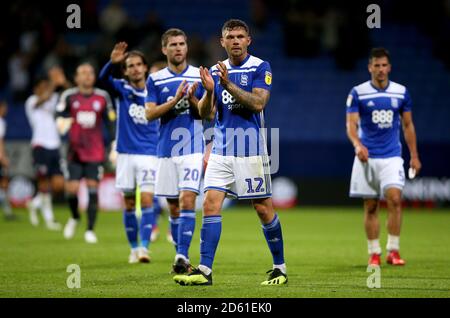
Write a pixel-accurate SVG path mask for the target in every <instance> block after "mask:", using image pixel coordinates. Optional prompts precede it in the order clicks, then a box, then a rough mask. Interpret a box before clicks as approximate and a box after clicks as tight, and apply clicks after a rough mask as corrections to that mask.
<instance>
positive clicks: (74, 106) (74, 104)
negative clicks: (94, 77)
mask: <svg viewBox="0 0 450 318" xmlns="http://www.w3.org/2000/svg"><path fill="white" fill-rule="evenodd" d="M72 107H73V108H75V109H76V108H78V107H80V102H79V101H77V100H76V101H74V102H73V104H72Z"/></svg>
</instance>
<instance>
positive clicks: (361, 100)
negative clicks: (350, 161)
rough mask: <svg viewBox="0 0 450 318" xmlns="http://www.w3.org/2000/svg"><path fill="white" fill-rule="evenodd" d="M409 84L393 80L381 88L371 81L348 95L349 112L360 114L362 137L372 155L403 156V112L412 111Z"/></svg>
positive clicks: (356, 87)
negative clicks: (401, 129)
mask: <svg viewBox="0 0 450 318" xmlns="http://www.w3.org/2000/svg"><path fill="white" fill-rule="evenodd" d="M411 105H412V102H411V97H410V96H409V93H408V90H407V89H406V87H405V86H403V85H400V84H398V83H395V82H392V81H389V83H388V85H387V87H386V88H385V89H378V88H376V87H375V86H373V84H372V82H371V81H367V82H365V83H362V84H360V85H358V86H355V87H354V88H353V89H352V90H351V91H350V94H349V95H348V98H347V113H356V112H358V113H359V117H360V124H359V137H360V139H361V142H362V144H363V145H364V146H365V147H367V149H368V150H369V157H370V158H389V157H397V156H401V153H402V148H401V147H402V145H401V142H400V127H401V115H402V113H403V112H410V111H411Z"/></svg>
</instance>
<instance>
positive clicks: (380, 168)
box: [347, 48, 421, 266]
mask: <svg viewBox="0 0 450 318" xmlns="http://www.w3.org/2000/svg"><path fill="white" fill-rule="evenodd" d="M368 69H369V73H370V74H371V80H369V81H367V82H364V83H362V84H360V85H357V86H355V87H353V89H352V90H351V91H350V94H349V95H348V98H347V135H348V138H349V139H350V141H351V142H352V144H353V147H354V148H355V159H354V162H353V169H352V177H351V181H350V196H351V197H359V198H362V199H363V200H364V226H365V230H366V235H367V240H368V252H369V255H370V257H369V265H377V266H379V265H380V264H381V247H380V242H379V234H380V224H379V221H378V211H379V201H380V199H381V198H384V199H386V202H387V208H388V220H387V231H388V240H387V246H386V249H387V252H388V255H387V259H386V261H387V263H388V264H392V265H404V264H405V261H404V260H403V259H402V258H401V257H400V253H399V250H400V228H401V223H402V189H403V186H404V184H405V172H404V169H403V159H402V147H401V143H400V128H402V129H403V134H404V136H405V141H406V144H407V145H408V148H409V153H410V158H411V160H410V162H409V166H410V169H409V170H410V178H413V177H414V175H416V174H418V173H419V171H420V169H421V163H420V160H419V153H418V151H417V142H416V132H415V128H414V123H413V119H412V112H411V105H412V102H411V97H410V95H409V92H408V90H407V89H406V87H405V86H403V85H401V84H398V83H395V82H393V81H391V80H389V73H390V71H391V62H390V55H389V52H388V51H387V50H386V49H384V48H374V49H372V51H371V54H370V57H369V65H368ZM358 130H359V131H358Z"/></svg>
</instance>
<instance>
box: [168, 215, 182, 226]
mask: <svg viewBox="0 0 450 318" xmlns="http://www.w3.org/2000/svg"><path fill="white" fill-rule="evenodd" d="M169 222H170V223H172V224H180V218H172V217H170V216H169Z"/></svg>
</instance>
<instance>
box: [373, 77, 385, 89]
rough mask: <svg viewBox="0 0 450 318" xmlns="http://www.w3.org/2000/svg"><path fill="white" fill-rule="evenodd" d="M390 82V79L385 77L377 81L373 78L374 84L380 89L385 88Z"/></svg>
mask: <svg viewBox="0 0 450 318" xmlns="http://www.w3.org/2000/svg"><path fill="white" fill-rule="evenodd" d="M388 84H389V80H388V79H385V80H384V81H377V80H375V79H372V85H373V86H375V87H376V88H378V89H385V88H386V87H387V86H388Z"/></svg>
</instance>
